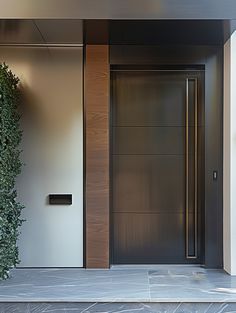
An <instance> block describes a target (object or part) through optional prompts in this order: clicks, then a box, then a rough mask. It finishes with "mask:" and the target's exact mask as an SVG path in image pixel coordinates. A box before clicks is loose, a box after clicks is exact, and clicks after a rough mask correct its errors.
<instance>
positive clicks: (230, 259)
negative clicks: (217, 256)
mask: <svg viewBox="0 0 236 313" xmlns="http://www.w3.org/2000/svg"><path fill="white" fill-rule="evenodd" d="M223 188H224V224H223V225H224V241H223V242H224V269H225V270H226V271H227V272H228V273H230V274H231V275H236V32H234V33H233V35H232V36H231V38H230V39H229V40H228V41H227V42H226V44H225V46H224V185H223Z"/></svg>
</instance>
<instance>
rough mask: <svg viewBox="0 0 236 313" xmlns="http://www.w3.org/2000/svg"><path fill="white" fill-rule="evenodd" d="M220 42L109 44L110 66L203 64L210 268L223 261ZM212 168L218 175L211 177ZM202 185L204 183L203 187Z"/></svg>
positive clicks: (205, 244)
mask: <svg viewBox="0 0 236 313" xmlns="http://www.w3.org/2000/svg"><path fill="white" fill-rule="evenodd" d="M222 62H223V60H222V46H200V45H196V46H194V45H192V46H188V45H185V46H164V45H160V46H135V45H133V46H129V45H122V46H121V45H111V47H110V63H111V66H116V67H117V66H118V67H119V66H120V67H123V66H129V67H130V66H137V64H138V65H145V66H152V65H162V66H163V65H169V66H183V65H184V66H185V67H186V68H191V66H203V67H205V97H204V102H205V146H204V153H205V158H204V163H205V164H201V166H204V169H205V179H204V182H202V184H201V188H204V190H203V191H204V192H203V193H204V194H205V200H204V204H205V216H204V220H205V240H204V246H205V261H204V264H205V266H206V267H209V268H219V267H222V264H223V247H222V246H223V244H222V239H223V237H222V227H223V218H222V216H223V206H222V195H223V190H222V166H223V164H222V154H223V152H222V149H223V147H222V118H223V116H222V105H223V101H222V90H223V77H222V66H223V63H222ZM213 171H217V172H218V179H217V180H216V181H215V180H213ZM203 185H204V187H203Z"/></svg>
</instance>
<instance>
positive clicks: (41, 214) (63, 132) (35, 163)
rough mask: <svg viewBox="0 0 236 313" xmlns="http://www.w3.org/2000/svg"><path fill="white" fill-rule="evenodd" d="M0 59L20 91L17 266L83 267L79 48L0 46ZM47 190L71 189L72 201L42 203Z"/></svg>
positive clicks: (44, 200) (80, 72)
mask: <svg viewBox="0 0 236 313" xmlns="http://www.w3.org/2000/svg"><path fill="white" fill-rule="evenodd" d="M0 61H1V62H2V61H5V62H7V63H8V64H9V66H10V67H11V69H12V70H13V71H14V73H16V75H17V76H18V77H19V78H20V80H21V84H22V86H21V87H22V91H23V94H24V102H23V105H22V113H23V117H22V128H23V131H24V135H23V142H22V148H23V153H22V160H23V161H24V162H25V164H26V165H25V166H24V168H23V172H22V174H21V175H20V177H19V178H18V182H17V188H18V195H19V200H20V201H21V202H22V203H24V204H25V206H26V208H25V209H24V211H23V218H26V222H25V223H24V224H23V226H22V229H21V231H22V233H21V236H20V240H19V251H20V259H21V263H20V266H25V267H80V266H83V114H82V73H83V70H82V67H83V57H82V48H78V49H75V48H71V49H68V48H66V49H65V48H60V49H58V48H57V49H56V48H53V49H50V50H48V49H47V48H1V50H0ZM50 193H71V194H72V195H73V204H72V205H71V206H66V205H56V206H52V205H48V199H47V197H48V195H49V194H50Z"/></svg>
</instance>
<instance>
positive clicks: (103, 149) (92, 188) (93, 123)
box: [84, 45, 109, 268]
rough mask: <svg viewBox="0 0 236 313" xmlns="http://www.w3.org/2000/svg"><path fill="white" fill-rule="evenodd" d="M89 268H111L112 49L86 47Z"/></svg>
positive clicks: (87, 232) (97, 46)
mask: <svg viewBox="0 0 236 313" xmlns="http://www.w3.org/2000/svg"><path fill="white" fill-rule="evenodd" d="M84 94H85V127H86V192H85V193H86V216H85V218H86V222H85V223H86V267H87V268H107V267H109V48H108V46H107V45H87V46H86V64H85V91H84Z"/></svg>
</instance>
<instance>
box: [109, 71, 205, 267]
mask: <svg viewBox="0 0 236 313" xmlns="http://www.w3.org/2000/svg"><path fill="white" fill-rule="evenodd" d="M203 79H204V73H203V72H201V71H186V70H178V71H176V70H175V71H172V70H157V69H155V70H144V69H142V70H117V71H113V73H112V107H111V109H112V122H111V124H112V125H111V126H112V127H111V128H112V152H111V153H112V192H111V202H112V205H111V206H112V212H111V216H112V230H113V235H112V262H113V264H135V263H136V264H140V263H142V264H148V263H149V264H150V263H152V264H157V263H174V264H177V263H201V262H203V251H202V250H203V245H202V244H201V243H202V240H203V236H204V235H203V234H204V229H203V218H204V214H203V212H202V211H203V207H204V205H203V203H204V199H203V197H204V195H203V192H202V190H204V180H203V171H204V151H203V150H204V148H203V147H204V117H203V114H204V113H203V112H204V110H203V100H202V98H203V96H202V95H203Z"/></svg>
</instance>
